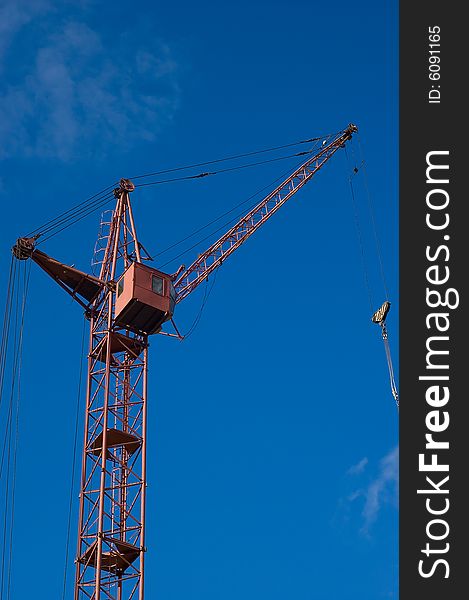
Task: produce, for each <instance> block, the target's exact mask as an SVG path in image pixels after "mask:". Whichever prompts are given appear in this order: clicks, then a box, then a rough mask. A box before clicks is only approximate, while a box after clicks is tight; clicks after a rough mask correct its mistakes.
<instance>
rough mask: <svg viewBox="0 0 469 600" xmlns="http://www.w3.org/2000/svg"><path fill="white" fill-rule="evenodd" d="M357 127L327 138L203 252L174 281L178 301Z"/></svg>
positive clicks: (230, 252) (280, 204) (240, 242)
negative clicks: (318, 148)
mask: <svg viewBox="0 0 469 600" xmlns="http://www.w3.org/2000/svg"><path fill="white" fill-rule="evenodd" d="M355 131H357V128H356V126H355V125H352V124H351V125H349V126H348V127H347V128H346V129H345V130H344V131H341V132H340V133H338V134H337V135H335V136H332V139H329V140H327V141H326V143H325V145H324V147H323V148H322V149H321V150H320V151H319V152H316V153H315V154H314V156H312V157H311V158H309V159H308V160H307V161H306V162H305V163H303V164H302V165H301V166H300V167H299V168H298V169H296V170H295V171H294V172H293V173H292V174H291V175H290V176H289V177H288V178H287V179H285V181H283V182H282V183H281V184H280V185H279V186H278V187H277V188H276V189H275V190H273V191H272V192H271V193H270V194H269V195H268V196H266V197H265V198H264V199H263V200H262V201H261V202H259V203H258V204H257V205H256V206H255V207H254V208H253V209H252V210H251V211H250V212H248V213H247V214H246V215H245V216H244V217H243V218H242V219H241V220H240V221H238V222H237V223H236V225H234V226H233V227H232V228H231V229H229V230H228V231H227V232H226V233H225V234H224V235H223V236H222V237H221V238H220V239H219V240H218V241H216V242H215V243H214V244H212V245H211V246H210V248H208V249H207V250H206V251H205V252H204V253H203V254H201V255H200V256H199V257H198V258H197V260H195V261H194V262H193V263H192V264H191V265H190V267H188V268H187V269H185V270H184V271H183V273H182V274H181V275H180V276H179V278H178V279H177V281H176V283H175V284H174V287H175V289H176V292H177V302H180V301H181V300H183V299H184V298H185V297H186V296H188V295H189V294H190V293H191V292H192V291H193V290H194V289H195V288H196V287H197V286H198V285H199V284H200V283H201V282H202V281H204V280H205V279H206V278H207V277H208V276H209V275H210V273H212V272H213V271H214V270H215V269H217V268H218V267H219V266H220V265H221V264H222V262H223V261H224V260H225V259H226V258H228V256H229V255H230V254H232V253H233V252H234V251H235V250H236V249H237V248H239V246H241V244H242V243H243V242H245V241H246V240H247V239H248V238H249V237H250V236H251V235H252V234H253V233H254V232H255V231H256V230H257V229H259V227H261V225H263V224H264V223H265V222H266V221H267V220H268V219H269V218H270V217H271V216H272V215H273V214H275V213H276V212H277V211H278V210H279V208H280V207H281V206H283V204H285V202H287V200H289V199H290V198H291V197H292V196H293V195H294V194H295V193H296V192H297V191H298V190H300V189H301V188H302V187H303V186H304V185H305V184H306V183H307V182H308V181H309V180H310V179H311V178H312V177H313V176H314V175H315V174H316V173H317V172H318V171H319V170H320V169H321V168H322V166H323V165H324V164H325V163H326V162H327V161H328V160H329V159H330V158H332V156H333V155H334V154H335V153H336V152H337V150H338V149H339V148H342V147H343V146H344V144H345V142H346V141H347V140H349V139H350V138H351V137H352V134H353V133H354V132H355Z"/></svg>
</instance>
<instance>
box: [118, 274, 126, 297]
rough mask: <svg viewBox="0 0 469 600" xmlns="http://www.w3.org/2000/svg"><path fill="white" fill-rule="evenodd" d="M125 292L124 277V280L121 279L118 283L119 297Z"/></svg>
mask: <svg viewBox="0 0 469 600" xmlns="http://www.w3.org/2000/svg"><path fill="white" fill-rule="evenodd" d="M123 291H124V278H123V277H122V279H119V281H118V283H117V297H119V296H120V295H121V294H122V292H123Z"/></svg>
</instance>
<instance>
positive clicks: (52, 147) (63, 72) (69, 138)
mask: <svg viewBox="0 0 469 600" xmlns="http://www.w3.org/2000/svg"><path fill="white" fill-rule="evenodd" d="M10 4H11V6H10ZM23 4H24V6H23V8H22V9H21V10H20V9H15V8H14V4H13V3H12V2H10V0H7V5H6V6H7V8H8V11H6V9H5V7H4V9H3V10H4V12H5V11H6V12H7V15H6V20H7V22H8V23H9V25H8V26H6V25H4V29H5V30H7V31H8V35H7V36H6V38H5V40H6V41H5V40H4V43H3V52H4V54H5V52H6V49H7V45H8V44H10V45H11V44H13V38H14V36H15V35H16V34H18V32H19V30H20V29H21V28H22V27H24V26H25V24H26V23H29V22H33V21H34V18H35V17H36V16H37V15H38V14H39V13H41V19H39V20H40V29H41V33H40V34H39V33H38V34H37V36H36V37H35V40H36V41H35V43H33V44H30V45H29V46H28V48H29V51H30V52H31V56H29V57H24V60H23V63H24V64H25V65H28V66H26V67H24V68H23V69H22V70H21V77H20V79H19V81H18V80H17V77H10V81H15V83H14V84H10V85H9V86H7V87H4V88H3V89H1V88H0V113H1V114H2V115H3V118H2V120H1V121H0V157H3V158H6V157H8V158H9V157H18V156H19V157H25V156H26V157H27V156H29V157H31V156H32V157H41V158H58V159H61V160H70V159H72V158H74V157H76V156H81V155H83V154H89V155H96V154H101V155H104V154H106V153H107V150H109V148H113V147H116V146H119V147H121V148H123V149H128V148H129V147H131V146H133V145H134V144H135V143H137V142H139V141H152V140H154V139H155V137H156V135H157V134H158V131H159V130H160V128H161V126H162V125H163V124H164V123H165V122H167V120H168V119H170V118H171V117H172V116H173V114H174V111H175V110H176V108H177V106H178V102H179V86H178V79H177V64H176V61H175V60H174V58H173V57H172V55H171V51H170V49H169V47H168V46H167V45H165V44H164V43H163V42H162V41H161V40H157V39H155V37H154V36H151V37H150V38H149V39H147V40H145V43H144V42H143V41H142V42H141V43H142V46H141V47H140V46H139V41H138V39H139V36H138V35H137V36H135V35H134V36H130V35H127V36H125V35H119V34H118V33H115V34H114V35H109V36H108V37H105V35H104V33H103V32H98V31H95V30H93V29H92V28H91V27H89V26H88V25H87V24H86V23H85V22H82V21H80V20H77V19H75V20H69V21H66V20H64V22H63V23H61V26H60V27H59V26H57V22H58V21H57V16H56V15H55V19H54V20H53V23H55V25H54V26H52V25H51V26H50V30H48V27H47V16H46V17H44V14H43V12H44V10H45V7H46V4H45V3H44V2H40V1H39V0H37V2H36V0H31V2H30V1H29V0H28V2H24V3H23ZM29 4H31V5H34V6H36V4H37V6H36V10H32V9H31V10H29V12H28V11H27V10H26V8H25V6H29ZM20 5H21V3H20ZM21 6H22V5H21ZM39 7H40V8H39ZM41 11H42V12H41ZM51 22H52V21H51ZM0 26H1V25H0ZM44 30H46V35H44V34H43V33H42V32H43V31H44ZM0 39H1V36H0ZM136 40H137V41H136ZM0 50H1V47H0ZM9 55H11V52H9ZM6 79H7V80H8V77H7V78H6ZM4 80H5V78H4Z"/></svg>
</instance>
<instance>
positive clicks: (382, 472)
mask: <svg viewBox="0 0 469 600" xmlns="http://www.w3.org/2000/svg"><path fill="white" fill-rule="evenodd" d="M398 482H399V448H398V447H397V446H396V448H394V449H393V450H391V452H389V453H388V454H387V455H386V456H385V457H384V458H383V459H382V460H381V461H380V469H379V473H378V476H377V477H376V478H375V479H374V480H373V481H372V482H371V483H370V484H369V485H368V487H367V488H366V490H365V491H364V495H365V506H364V508H363V513H362V514H363V518H364V524H363V529H362V531H363V532H364V533H368V531H369V529H370V526H371V525H372V524H373V523H374V522H375V521H376V519H377V517H378V514H379V511H380V510H381V508H382V506H383V504H384V503H386V502H389V501H395V499H396V496H397V489H398Z"/></svg>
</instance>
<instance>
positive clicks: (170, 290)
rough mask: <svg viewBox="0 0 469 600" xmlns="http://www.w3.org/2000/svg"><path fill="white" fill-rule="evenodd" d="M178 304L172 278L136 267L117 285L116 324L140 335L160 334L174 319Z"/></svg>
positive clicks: (146, 268)
mask: <svg viewBox="0 0 469 600" xmlns="http://www.w3.org/2000/svg"><path fill="white" fill-rule="evenodd" d="M175 303H176V292H175V290H174V286H173V283H172V281H171V277H170V276H169V275H167V274H166V273H162V272H161V271H157V270H156V269H153V268H151V267H148V266H147V265H143V264H141V263H132V265H131V266H130V267H129V268H128V269H127V270H126V271H125V273H124V274H123V275H122V277H121V278H120V279H119V281H118V282H117V290H116V309H115V324H116V325H117V326H118V327H124V328H125V329H130V330H131V331H134V332H136V333H147V334H151V333H158V331H160V329H161V326H162V325H163V323H164V322H165V321H168V319H170V318H171V317H172V316H173V312H174V305H175Z"/></svg>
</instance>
